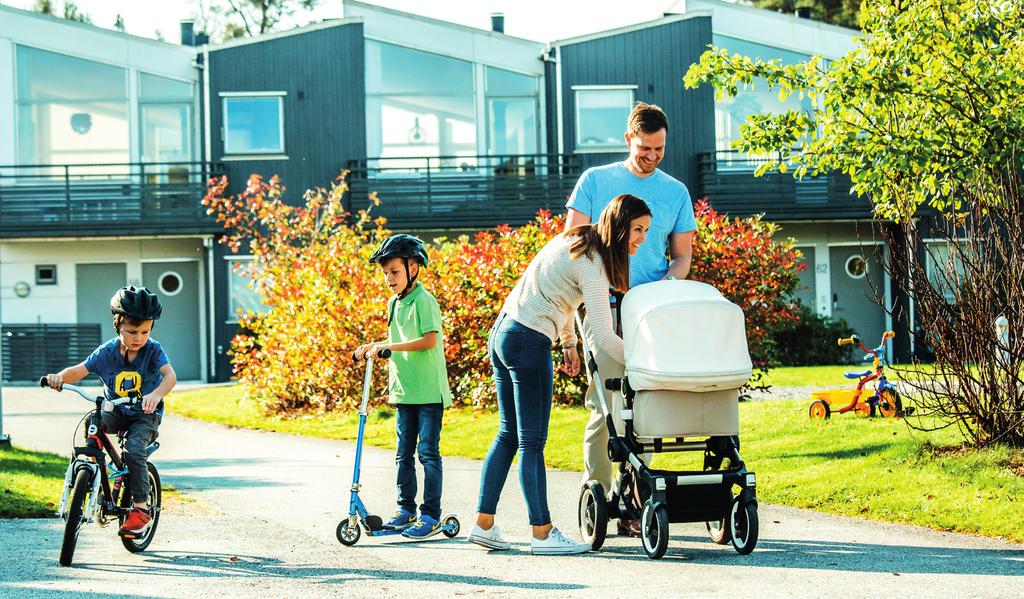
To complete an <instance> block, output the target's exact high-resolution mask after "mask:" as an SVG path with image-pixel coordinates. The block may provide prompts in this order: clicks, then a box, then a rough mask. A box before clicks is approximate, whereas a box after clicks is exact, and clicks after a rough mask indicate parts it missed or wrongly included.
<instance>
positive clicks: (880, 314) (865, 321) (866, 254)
mask: <svg viewBox="0 0 1024 599" xmlns="http://www.w3.org/2000/svg"><path fill="white" fill-rule="evenodd" d="M881 258H882V246H880V245H864V246H859V245H857V246H833V247H831V248H829V262H830V265H829V266H830V269H831V271H832V277H831V279H832V318H834V319H836V320H838V319H840V318H842V319H844V320H845V321H846V322H847V323H848V324H849V325H850V326H851V327H853V330H854V332H855V333H856V334H857V335H858V336H859V337H860V338H861V341H863V343H864V345H865V346H866V347H869V348H871V347H875V346H877V345H878V342H879V341H881V339H882V332H883V331H884V330H885V310H884V309H883V308H882V306H883V304H880V303H879V301H882V302H884V301H885V298H884V294H885V273H884V272H883V269H882V262H881Z"/></svg>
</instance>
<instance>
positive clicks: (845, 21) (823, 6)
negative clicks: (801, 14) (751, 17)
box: [753, 0, 860, 29]
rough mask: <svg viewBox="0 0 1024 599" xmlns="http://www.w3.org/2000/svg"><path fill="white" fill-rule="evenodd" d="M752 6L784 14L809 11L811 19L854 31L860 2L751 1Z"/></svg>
mask: <svg viewBox="0 0 1024 599" xmlns="http://www.w3.org/2000/svg"><path fill="white" fill-rule="evenodd" d="M753 2H754V6H757V7H758V8H765V9H768V10H774V11H778V12H784V13H790V14H792V13H795V12H796V10H797V9H798V8H805V9H808V10H810V11H811V18H813V19H815V20H819V21H824V22H826V23H831V24H833V25H841V26H843V27H851V28H853V29H856V28H857V27H858V26H859V25H858V17H859V15H860V0H753Z"/></svg>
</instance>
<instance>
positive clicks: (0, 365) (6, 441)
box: [0, 324, 11, 449]
mask: <svg viewBox="0 0 1024 599" xmlns="http://www.w3.org/2000/svg"><path fill="white" fill-rule="evenodd" d="M3 335H4V327H3V325H2V324H0V339H2V338H3ZM3 371H4V352H3V351H0V449H10V448H11V436H10V435H6V434H4V384H3Z"/></svg>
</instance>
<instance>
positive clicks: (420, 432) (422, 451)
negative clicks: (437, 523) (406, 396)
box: [395, 403, 444, 520]
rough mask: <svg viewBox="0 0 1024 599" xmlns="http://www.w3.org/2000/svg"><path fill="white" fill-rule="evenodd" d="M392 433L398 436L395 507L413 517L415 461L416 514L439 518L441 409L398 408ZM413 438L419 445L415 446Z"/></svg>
mask: <svg viewBox="0 0 1024 599" xmlns="http://www.w3.org/2000/svg"><path fill="white" fill-rule="evenodd" d="M397 407H398V417H397V418H396V419H395V432H396V433H397V436H398V452H397V453H396V454H395V464H396V465H397V466H398V506H399V507H400V508H402V509H404V510H405V511H407V512H409V513H411V514H414V513H416V460H415V459H414V454H418V455H419V457H420V464H422V465H423V504H422V505H420V514H421V515H424V516H430V517H431V518H434V519H435V520H436V519H439V518H440V517H441V450H440V448H439V447H438V446H439V444H440V442H441V417H442V416H443V415H444V406H443V405H442V404H440V403H432V404H398V406H397ZM417 437H418V438H419V441H418V442H417Z"/></svg>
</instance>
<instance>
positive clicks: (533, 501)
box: [478, 312, 554, 526]
mask: <svg viewBox="0 0 1024 599" xmlns="http://www.w3.org/2000/svg"><path fill="white" fill-rule="evenodd" d="M489 346H490V353H491V364H492V365H493V366H494V382H495V385H496V386H497V390H498V436H497V437H495V439H494V444H493V445H491V449H490V451H489V452H488V453H487V458H486V459H485V460H484V467H483V472H482V474H481V476H480V502H479V504H478V511H479V512H480V513H483V514H493V513H495V511H496V510H497V508H498V497H499V496H500V495H501V489H502V487H504V486H505V479H506V478H507V477H508V471H509V468H511V466H512V459H513V458H514V457H515V456H516V452H517V451H518V452H519V486H520V487H522V490H523V497H524V498H525V499H526V511H527V514H528V515H529V516H530V524H532V525H534V526H542V525H545V524H550V523H551V516H550V514H549V513H548V491H547V473H546V471H545V469H544V445H545V443H546V442H547V438H548V421H549V420H550V418H551V395H552V391H553V387H554V365H553V364H552V360H551V340H550V339H548V338H547V337H546V336H544V334H542V333H539V332H537V331H534V330H533V329H530V328H528V327H525V326H523V325H521V324H520V323H518V322H516V321H515V320H514V319H512V318H510V317H508V316H507V315H506V314H505V313H504V312H502V313H501V315H500V316H498V321H497V322H496V323H495V324H494V328H492V329H491V336H490V343H489Z"/></svg>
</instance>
